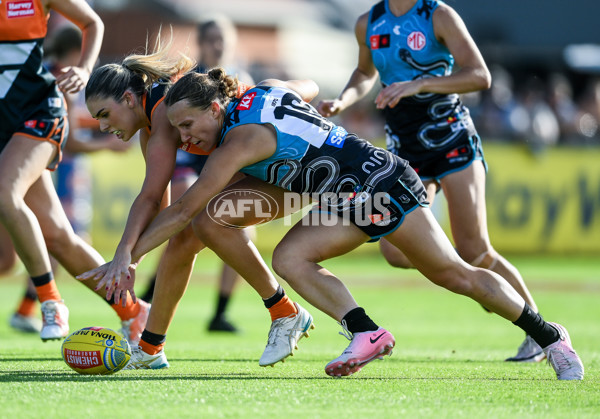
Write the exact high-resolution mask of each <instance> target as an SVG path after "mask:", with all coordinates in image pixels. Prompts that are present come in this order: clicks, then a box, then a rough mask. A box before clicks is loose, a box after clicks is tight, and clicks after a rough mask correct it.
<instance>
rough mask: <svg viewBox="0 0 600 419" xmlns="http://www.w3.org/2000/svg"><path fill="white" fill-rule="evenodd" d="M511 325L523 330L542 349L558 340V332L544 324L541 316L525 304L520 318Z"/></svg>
mask: <svg viewBox="0 0 600 419" xmlns="http://www.w3.org/2000/svg"><path fill="white" fill-rule="evenodd" d="M513 324H515V325H516V326H519V327H520V328H521V329H523V330H524V331H525V333H527V334H528V335H529V336H531V337H532V338H533V340H535V341H536V342H537V344H538V345H540V346H541V347H542V348H545V347H546V346H548V345H550V344H551V343H554V342H556V341H557V340H558V339H560V335H559V334H558V330H556V329H555V328H554V327H552V326H551V325H550V324H548V323H546V322H545V321H544V319H542V316H540V315H539V314H538V313H536V312H534V311H533V310H532V309H531V307H529V305H528V304H527V303H525V307H523V312H522V313H521V316H519V318H518V319H517V320H516V321H514V322H513Z"/></svg>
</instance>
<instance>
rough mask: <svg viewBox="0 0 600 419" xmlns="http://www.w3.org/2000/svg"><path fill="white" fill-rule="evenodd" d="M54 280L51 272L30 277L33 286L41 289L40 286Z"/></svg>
mask: <svg viewBox="0 0 600 419" xmlns="http://www.w3.org/2000/svg"><path fill="white" fill-rule="evenodd" d="M53 279H54V275H52V272H48V273H47V274H44V275H40V276H32V277H31V280H32V281H33V285H35V286H36V287H41V286H42V285H46V284H49V283H50V282H51V281H52V280H53Z"/></svg>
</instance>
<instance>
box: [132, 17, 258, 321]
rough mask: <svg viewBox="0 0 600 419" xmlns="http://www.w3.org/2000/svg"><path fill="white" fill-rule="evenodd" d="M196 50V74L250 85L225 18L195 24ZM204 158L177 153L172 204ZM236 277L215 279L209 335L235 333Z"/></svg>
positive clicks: (226, 273) (226, 269)
mask: <svg viewBox="0 0 600 419" xmlns="http://www.w3.org/2000/svg"><path fill="white" fill-rule="evenodd" d="M196 42H197V46H198V48H199V49H200V53H199V56H198V68H197V71H198V72H200V73H206V72H207V71H208V70H210V69H211V68H214V67H224V68H225V70H226V71H227V74H231V75H234V76H235V75H237V77H238V79H239V80H240V81H241V82H243V83H246V84H248V85H253V84H254V81H253V80H252V77H251V76H250V74H248V72H246V71H244V70H243V69H242V68H241V67H240V66H239V65H236V63H235V61H234V55H235V48H236V44H237V30H236V28H235V26H234V25H233V23H232V22H231V21H230V20H229V19H227V18H226V17H225V16H215V17H212V18H210V19H207V20H205V21H203V22H201V23H199V24H198V27H197V38H196ZM206 158H207V156H206V155H199V154H192V153H187V152H185V151H183V150H177V160H176V164H175V171H174V172H173V177H172V179H171V198H172V201H176V200H177V199H179V198H180V197H181V195H183V193H184V192H185V191H187V190H188V188H189V187H190V186H191V185H192V184H193V183H194V182H195V181H196V179H197V178H198V175H199V174H200V172H201V171H202V168H203V167H204V163H205V161H206ZM246 232H247V233H248V234H249V235H250V236H251V239H252V240H254V238H255V237H254V236H255V235H256V231H255V228H254V227H248V228H247V229H246ZM240 278H241V277H240V276H239V275H238V274H237V272H236V271H235V270H234V269H233V268H231V267H230V266H229V265H227V264H223V268H222V271H221V276H220V279H219V290H218V295H217V305H216V307H215V313H214V315H213V317H212V319H211V320H210V322H209V324H208V330H209V331H221V332H237V331H238V330H237V328H236V327H235V326H234V325H233V324H232V323H231V322H230V321H229V320H228V319H227V317H226V315H225V312H226V309H227V306H228V304H229V300H230V299H231V294H232V293H233V290H234V288H235V286H236V285H237V284H238V283H239V280H240ZM155 281H156V274H154V276H153V277H152V279H151V280H150V283H149V285H148V287H147V289H146V290H145V291H144V293H143V294H142V296H141V298H142V299H143V300H145V301H148V302H150V301H151V300H152V294H153V292H154V284H155Z"/></svg>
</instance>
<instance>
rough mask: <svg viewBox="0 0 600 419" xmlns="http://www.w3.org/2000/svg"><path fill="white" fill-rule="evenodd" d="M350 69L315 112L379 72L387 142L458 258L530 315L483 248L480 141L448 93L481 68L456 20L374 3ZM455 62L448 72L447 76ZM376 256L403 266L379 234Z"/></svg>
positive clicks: (398, 0)
mask: <svg viewBox="0 0 600 419" xmlns="http://www.w3.org/2000/svg"><path fill="white" fill-rule="evenodd" d="M355 33H356V40H357V42H358V46H359V53H358V54H359V55H358V65H357V67H356V68H355V70H354V72H353V73H352V75H351V76H350V79H349V81H348V83H347V84H346V86H345V87H344V89H343V90H342V92H341V93H340V95H339V96H338V98H337V99H335V100H326V101H322V102H321V103H320V104H319V106H318V110H319V112H320V113H321V114H322V115H324V116H326V117H330V116H333V115H337V114H338V113H340V112H341V111H343V110H344V109H346V108H348V107H349V106H350V105H352V104H354V103H355V102H357V101H358V100H360V99H361V98H363V97H364V96H365V95H366V94H367V93H368V92H369V91H370V90H371V88H372V87H373V85H374V84H375V82H376V81H377V78H378V77H379V78H380V80H381V83H382V90H381V92H380V93H379V95H378V96H377V98H376V100H375V103H376V105H377V108H378V109H381V110H382V111H383V114H384V116H385V120H386V126H385V131H386V137H387V138H386V139H387V148H388V150H389V151H391V152H392V153H394V154H396V155H398V156H400V157H402V158H403V159H406V160H408V161H409V163H410V165H411V166H412V167H413V168H414V169H415V171H416V172H417V173H418V174H419V176H420V178H421V180H422V181H423V182H424V184H425V187H426V189H427V198H428V200H429V202H431V203H432V202H433V201H434V199H435V196H436V193H437V192H438V191H439V190H440V189H441V190H442V191H443V192H444V195H445V197H446V200H447V202H448V212H449V216H450V225H451V228H452V237H453V238H454V244H455V246H456V249H457V251H458V253H459V254H460V256H461V257H462V258H463V259H464V260H465V261H467V262H469V263H470V264H471V265H473V266H477V267H482V268H486V269H490V270H493V271H494V272H496V273H498V274H500V275H501V276H503V277H504V278H506V280H507V281H508V282H509V283H510V284H511V285H512V286H513V287H514V288H515V290H516V291H517V292H518V293H519V294H520V295H521V296H522V297H523V299H524V300H525V301H526V302H527V304H529V306H530V307H531V308H532V310H534V311H535V312H537V311H538V309H537V306H536V304H535V302H534V300H533V298H532V296H531V294H530V292H529V290H528V288H527V286H526V285H525V282H524V281H523V278H522V277H521V274H520V273H519V271H518V270H517V268H515V267H514V266H513V265H512V264H510V262H508V261H507V260H506V259H504V258H503V257H502V256H501V255H500V254H498V252H496V250H495V249H494V248H493V247H492V245H491V243H490V239H489V235H488V231H487V216H486V206H485V178H486V170H487V166H486V164H485V161H484V158H483V150H482V147H481V140H480V138H479V135H478V134H477V131H476V130H475V127H474V125H473V122H472V120H471V117H470V115H469V110H468V109H467V108H466V107H465V106H464V105H463V104H462V103H461V101H460V98H459V96H458V93H467V92H473V91H477V90H482V89H487V88H489V87H490V82H491V78H490V73H489V71H488V69H487V66H486V64H485V62H484V60H483V57H482V56H481V53H480V52H479V50H478V48H477V46H476V45H475V42H474V41H473V39H472V38H471V36H470V34H469V32H468V30H467V28H466V27H465V24H464V23H463V21H462V19H461V18H460V16H459V15H458V14H457V13H456V12H455V11H454V9H452V8H451V7H449V6H448V5H446V4H445V3H443V2H441V1H436V0H383V1H380V2H378V3H377V4H375V5H374V6H373V7H372V8H371V10H370V11H369V12H367V13H365V14H363V15H361V16H360V17H359V18H358V21H357V23H356V26H355ZM455 63H456V65H457V66H458V70H457V71H454V72H453V66H454V64H455ZM381 251H382V253H383V255H384V257H385V258H386V260H387V261H388V262H389V263H390V264H391V265H392V266H396V267H403V268H408V267H413V264H412V262H411V261H410V260H408V258H407V257H406V256H405V255H404V254H402V252H401V251H400V250H399V249H398V248H396V247H395V246H392V245H390V243H388V241H387V240H385V239H382V240H381ZM544 358H545V355H544V352H543V351H542V348H541V347H540V346H539V345H538V344H537V343H536V342H535V341H534V340H533V339H531V337H529V336H526V338H525V341H524V342H523V343H522V344H521V346H520V347H519V350H518V353H517V354H516V356H514V357H512V358H509V359H507V360H508V361H523V362H536V361H541V360H543V359H544Z"/></svg>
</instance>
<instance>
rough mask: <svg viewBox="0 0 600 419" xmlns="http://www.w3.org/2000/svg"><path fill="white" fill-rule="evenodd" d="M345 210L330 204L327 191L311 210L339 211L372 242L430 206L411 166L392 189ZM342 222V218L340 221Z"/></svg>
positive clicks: (317, 212) (356, 198) (332, 212)
mask: <svg viewBox="0 0 600 419" xmlns="http://www.w3.org/2000/svg"><path fill="white" fill-rule="evenodd" d="M353 198H354V204H353V205H351V206H348V208H346V209H345V210H340V209H339V205H338V206H336V208H335V209H332V207H331V206H329V205H328V204H327V202H326V201H327V194H323V195H322V196H321V199H320V200H319V203H317V204H316V206H315V208H313V210H312V211H311V212H313V213H316V214H337V216H338V217H340V218H342V221H343V222H350V223H352V224H354V225H355V226H357V227H358V228H359V229H360V230H362V231H363V232H364V233H365V234H366V235H368V236H369V237H370V240H369V241H370V242H374V241H377V240H379V239H380V238H381V237H383V236H386V235H388V234H390V233H392V232H394V231H395V230H396V229H397V228H398V227H400V225H401V224H402V222H403V221H404V217H405V216H406V214H408V213H410V212H411V211H414V210H415V209H416V208H418V207H427V206H429V202H428V201H427V191H426V190H425V187H424V186H423V182H422V181H421V179H419V176H418V175H417V174H416V172H415V171H414V170H413V169H412V168H411V167H410V166H409V167H407V168H406V170H405V171H404V173H402V175H401V176H400V178H399V179H398V180H397V181H396V182H394V184H393V185H392V186H391V187H390V188H389V189H388V190H381V191H376V192H375V193H373V194H372V195H370V196H368V197H365V199H364V200H363V202H361V203H360V204H358V203H356V202H357V201H358V198H359V196H355V197H353ZM337 222H339V220H337Z"/></svg>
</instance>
